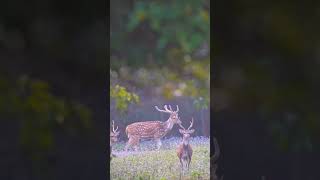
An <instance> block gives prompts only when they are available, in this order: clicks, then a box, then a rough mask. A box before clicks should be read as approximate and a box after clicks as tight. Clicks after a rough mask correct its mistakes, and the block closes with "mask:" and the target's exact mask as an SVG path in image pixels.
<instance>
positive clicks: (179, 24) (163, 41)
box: [128, 0, 210, 54]
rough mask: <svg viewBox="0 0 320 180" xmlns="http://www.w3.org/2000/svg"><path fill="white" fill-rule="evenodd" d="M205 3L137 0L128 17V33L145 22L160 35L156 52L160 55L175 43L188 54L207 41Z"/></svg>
mask: <svg viewBox="0 0 320 180" xmlns="http://www.w3.org/2000/svg"><path fill="white" fill-rule="evenodd" d="M205 2H206V1H204V0H202V1H191V0H187V1H172V2H168V1H165V2H163V1H152V2H150V1H139V2H137V3H135V6H134V9H133V12H132V13H131V14H130V18H129V22H128V30H129V31H132V30H134V29H135V28H137V27H138V26H139V25H141V23H142V22H148V23H149V25H150V27H151V30H152V31H154V32H157V33H159V37H158V39H157V51H158V52H160V53H159V54H161V53H163V50H164V48H165V47H166V46H167V45H168V44H176V45H178V46H179V47H180V48H182V50H183V52H185V53H191V52H192V51H194V50H195V49H196V48H198V47H199V46H200V44H201V43H203V41H205V40H208V39H209V38H208V37H209V22H210V20H209V12H208V11H207V10H206V9H205V8H204V4H205Z"/></svg>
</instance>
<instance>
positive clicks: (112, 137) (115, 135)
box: [110, 121, 120, 144]
mask: <svg viewBox="0 0 320 180" xmlns="http://www.w3.org/2000/svg"><path fill="white" fill-rule="evenodd" d="M117 130H118V126H117V128H116V129H114V121H112V132H110V144H112V143H114V142H117V141H118V136H119V134H120V132H119V131H117Z"/></svg>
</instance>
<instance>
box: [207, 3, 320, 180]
mask: <svg viewBox="0 0 320 180" xmlns="http://www.w3.org/2000/svg"><path fill="white" fill-rule="evenodd" d="M319 5H320V4H319V3H318V2H313V3H311V1H304V2H303V3H302V1H251V0H245V1H215V2H214V3H213V9H214V10H213V13H212V14H211V18H212V21H211V22H212V24H211V30H212V31H211V36H212V41H211V43H212V49H211V52H212V53H213V54H214V55H213V57H212V60H211V62H212V69H211V76H213V79H212V81H211V85H212V87H213V88H211V103H213V105H212V106H211V108H212V111H211V117H212V119H211V122H212V126H213V127H212V129H213V133H214V134H215V135H216V136H217V138H218V140H219V139H220V142H221V146H222V148H221V152H222V156H223V157H222V159H220V164H219V166H220V167H221V166H222V167H221V168H220V169H222V171H223V174H225V178H226V179H260V178H259V177H261V176H265V177H266V179H272V180H274V179H293V180H294V179H319V174H318V173H317V168H316V166H317V165H316V164H318V162H319V161H318V159H319V147H320V146H319V145H320V144H319V128H320V123H319V122H320V121H319V106H318V102H319V93H318V92H319V80H320V79H319V77H320V76H319V75H320V74H319V42H320V38H319V37H320V36H319V27H320V26H319V23H317V21H318V20H317V19H318V18H319V15H320V14H319V7H320V6H319ZM225 104H227V105H225ZM222 105H223V108H220V107H221V106H222ZM216 107H219V108H218V110H216V109H215V108H216Z"/></svg>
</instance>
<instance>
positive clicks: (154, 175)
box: [110, 144, 210, 180]
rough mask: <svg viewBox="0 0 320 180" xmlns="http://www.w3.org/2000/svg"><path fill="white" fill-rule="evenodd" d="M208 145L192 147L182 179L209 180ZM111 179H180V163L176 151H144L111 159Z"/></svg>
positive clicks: (173, 149)
mask: <svg viewBox="0 0 320 180" xmlns="http://www.w3.org/2000/svg"><path fill="white" fill-rule="evenodd" d="M209 168H210V145H209V144H208V145H205V144H201V145H196V146H195V145H193V156H192V161H191V164H190V170H189V172H187V173H185V175H184V176H183V178H182V179H190V180H191V179H210V178H209V176H210V169H209ZM110 175H111V179H115V180H120V179H122V180H131V179H132V180H136V179H137V180H140V179H143V180H144V179H150V180H151V179H155V180H159V179H161V180H171V179H179V177H180V162H179V159H178V157H177V154H176V149H175V148H172V149H169V150H160V151H146V152H142V153H141V154H137V155H128V156H125V157H116V158H113V159H112V161H111V162H110Z"/></svg>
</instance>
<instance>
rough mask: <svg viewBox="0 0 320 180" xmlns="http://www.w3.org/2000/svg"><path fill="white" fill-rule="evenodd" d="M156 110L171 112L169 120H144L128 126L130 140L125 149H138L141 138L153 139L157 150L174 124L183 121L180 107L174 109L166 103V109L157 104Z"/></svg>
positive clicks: (127, 131) (127, 132)
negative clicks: (179, 113) (179, 114)
mask: <svg viewBox="0 0 320 180" xmlns="http://www.w3.org/2000/svg"><path fill="white" fill-rule="evenodd" d="M155 108H156V110H158V111H160V112H164V113H168V114H170V116H169V118H168V120H167V121H165V122H162V121H144V122H135V123H132V124H130V125H128V126H127V127H126V134H127V136H128V139H129V140H128V142H127V144H126V146H125V151H127V150H128V148H129V147H131V146H132V147H134V149H135V150H136V151H137V150H138V145H139V141H140V139H153V140H156V142H157V150H159V149H160V147H161V145H162V143H161V138H162V137H164V136H165V135H166V134H167V133H168V132H169V131H170V130H171V129H172V128H173V125H174V124H181V121H180V119H179V116H178V112H179V107H178V105H177V109H176V110H175V111H173V110H172V108H171V106H170V105H169V109H168V106H167V105H164V110H161V109H159V108H158V107H157V106H155Z"/></svg>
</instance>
